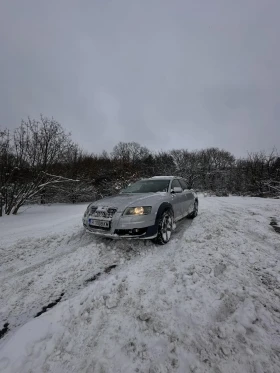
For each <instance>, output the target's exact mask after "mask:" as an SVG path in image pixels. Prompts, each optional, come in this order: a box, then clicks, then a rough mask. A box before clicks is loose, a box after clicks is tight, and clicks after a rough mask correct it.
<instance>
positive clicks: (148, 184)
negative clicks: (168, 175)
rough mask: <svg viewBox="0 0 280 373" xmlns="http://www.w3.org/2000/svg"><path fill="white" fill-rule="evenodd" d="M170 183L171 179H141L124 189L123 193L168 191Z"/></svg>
mask: <svg viewBox="0 0 280 373" xmlns="http://www.w3.org/2000/svg"><path fill="white" fill-rule="evenodd" d="M169 183H170V180H140V181H137V182H136V183H134V184H131V185H129V186H128V187H127V188H126V189H123V190H122V191H121V194H126V193H158V192H167V191H168V187H169Z"/></svg>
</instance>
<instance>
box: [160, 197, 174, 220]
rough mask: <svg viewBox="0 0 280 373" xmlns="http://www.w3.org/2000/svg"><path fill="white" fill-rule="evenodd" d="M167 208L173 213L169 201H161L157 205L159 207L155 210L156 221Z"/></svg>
mask: <svg viewBox="0 0 280 373" xmlns="http://www.w3.org/2000/svg"><path fill="white" fill-rule="evenodd" d="M168 209H170V210H171V211H172V213H174V212H173V207H172V205H171V203H169V202H163V203H162V204H161V205H160V206H159V208H158V210H157V215H156V223H157V222H158V221H159V219H160V217H161V215H162V214H163V212H164V211H166V210H168Z"/></svg>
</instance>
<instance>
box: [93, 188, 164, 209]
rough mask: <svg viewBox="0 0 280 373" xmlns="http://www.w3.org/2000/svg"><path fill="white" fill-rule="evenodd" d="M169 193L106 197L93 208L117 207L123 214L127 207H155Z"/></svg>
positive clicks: (96, 202) (94, 204) (95, 203)
mask: <svg viewBox="0 0 280 373" xmlns="http://www.w3.org/2000/svg"><path fill="white" fill-rule="evenodd" d="M166 195H167V193H164V192H161V193H143V194H142V193H141V194H140V193H134V194H125V193H124V194H118V195H116V196H112V197H105V198H103V199H100V200H98V201H95V202H93V203H92V204H91V206H97V207H101V206H102V207H115V208H117V209H118V212H122V211H124V210H125V208H127V207H130V206H131V207H134V206H153V205H155V203H156V202H158V201H161V200H163V199H164V198H166Z"/></svg>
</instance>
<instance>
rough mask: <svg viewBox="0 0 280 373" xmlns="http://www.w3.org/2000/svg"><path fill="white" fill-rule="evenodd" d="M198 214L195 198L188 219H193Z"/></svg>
mask: <svg viewBox="0 0 280 373" xmlns="http://www.w3.org/2000/svg"><path fill="white" fill-rule="evenodd" d="M197 214H198V200H197V199H196V200H195V201H194V204H193V211H192V212H191V213H190V214H189V215H188V219H194V218H195V217H196V216H197Z"/></svg>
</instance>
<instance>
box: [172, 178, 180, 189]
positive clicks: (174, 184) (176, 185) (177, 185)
mask: <svg viewBox="0 0 280 373" xmlns="http://www.w3.org/2000/svg"><path fill="white" fill-rule="evenodd" d="M174 187H179V188H182V187H181V185H180V183H179V181H178V180H177V179H175V180H173V181H172V184H171V189H173V188H174Z"/></svg>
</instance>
